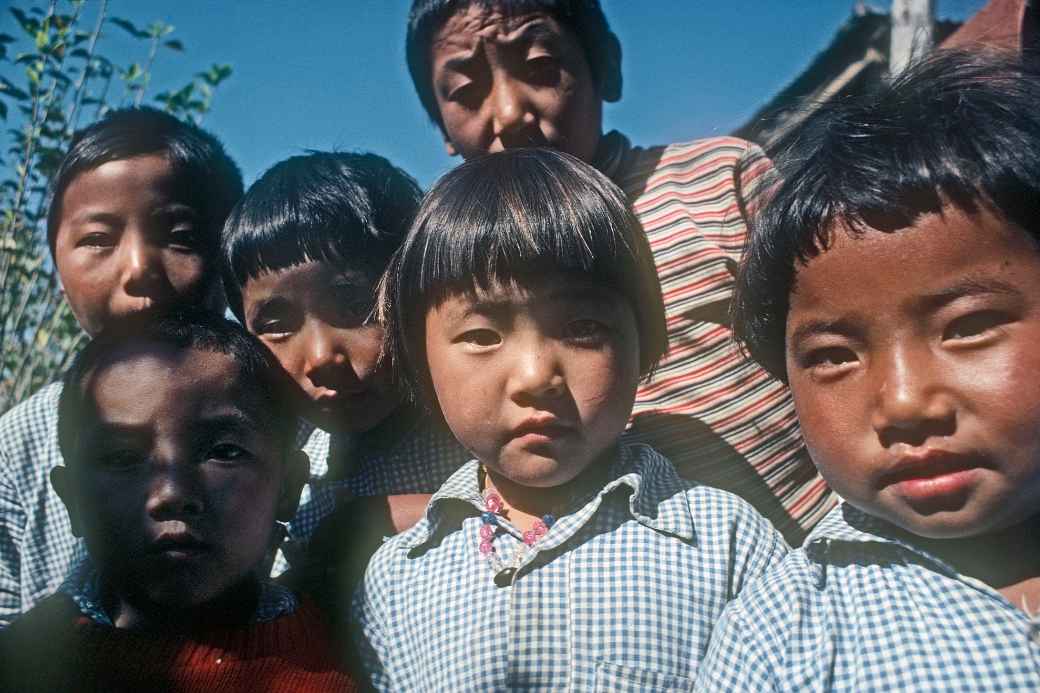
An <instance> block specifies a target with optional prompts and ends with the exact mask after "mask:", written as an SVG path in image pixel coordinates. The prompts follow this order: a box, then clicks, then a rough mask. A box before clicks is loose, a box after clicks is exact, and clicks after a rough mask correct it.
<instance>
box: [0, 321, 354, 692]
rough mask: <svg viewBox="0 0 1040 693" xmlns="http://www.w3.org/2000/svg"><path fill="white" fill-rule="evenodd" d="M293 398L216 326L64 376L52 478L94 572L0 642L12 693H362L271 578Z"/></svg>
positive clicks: (298, 473)
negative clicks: (58, 454) (58, 456)
mask: <svg viewBox="0 0 1040 693" xmlns="http://www.w3.org/2000/svg"><path fill="white" fill-rule="evenodd" d="M289 392H290V388H289V383H288V382H287V378H286V376H285V375H284V374H283V373H282V371H281V369H280V368H279V367H278V364H277V363H276V362H274V360H273V358H272V357H271V356H270V355H269V354H268V352H267V350H266V349H265V348H264V347H263V346H262V345H260V344H259V343H258V342H256V340H255V339H254V338H253V337H251V336H250V335H248V334H247V333H246V332H245V331H244V330H243V329H242V328H241V327H239V326H237V325H235V324H234V323H231V322H229V321H227V320H224V319H223V318H219V317H215V316H207V315H189V314H180V315H170V316H168V317H165V318H163V319H160V320H158V321H156V320H155V318H154V317H152V318H151V319H150V320H145V319H141V320H134V321H128V322H127V323H126V324H121V325H120V326H119V328H118V329H117V330H111V329H110V330H106V331H105V332H102V334H101V335H99V336H98V337H97V338H95V339H94V341H92V342H91V343H90V345H89V346H88V347H87V348H86V350H85V351H84V352H83V354H82V355H81V356H80V357H79V358H78V359H77V361H76V363H75V365H74V366H73V368H72V369H71V370H70V371H69V373H68V375H67V376H66V380H65V384H64V389H63V392H62V395H61V400H60V403H59V424H58V437H59V444H60V446H61V451H62V454H63V456H64V459H65V460H66V466H64V467H61V466H59V467H56V468H55V469H54V471H53V472H52V476H51V483H52V484H53V485H54V488H55V490H56V491H57V492H58V494H59V495H60V496H61V499H62V501H63V502H64V503H65V505H66V507H67V508H68V511H69V517H70V519H71V522H72V529H73V532H74V533H75V534H76V535H77V536H82V537H83V538H84V539H85V541H86V546H87V551H88V553H89V556H90V560H89V561H87V562H86V563H84V564H83V565H81V566H79V567H78V568H77V569H76V570H75V571H73V573H72V574H71V575H70V577H69V579H68V580H66V582H65V583H64V584H63V585H62V587H61V588H60V589H59V591H58V592H57V593H56V594H55V595H53V596H52V597H50V598H48V599H46V600H44V601H43V602H41V603H40V604H38V605H37V606H36V607H35V608H33V609H32V610H31V611H30V612H28V613H27V614H26V615H25V616H23V617H22V618H21V619H19V620H17V621H15V623H14V624H12V626H11V627H10V628H8V629H7V630H6V631H4V632H3V633H0V659H2V660H3V661H4V663H5V664H4V667H3V671H2V672H0V686H2V687H3V689H4V690H8V689H10V690H84V689H85V690H106V691H111V690H178V691H194V690H199V691H202V690H214V689H219V690H221V691H254V690H263V691H310V690H314V691H317V690H322V691H332V690H335V691H340V690H354V689H355V688H356V687H355V685H354V683H353V681H352V680H351V679H350V678H349V677H348V676H346V675H345V674H344V673H342V672H341V671H339V670H337V667H336V666H335V665H334V663H333V661H332V658H331V656H330V648H329V642H328V635H327V629H326V627H325V624H324V623H323V622H322V620H321V617H320V614H319V613H318V612H317V610H316V609H315V608H314V606H313V605H311V604H309V603H308V602H307V601H306V600H303V599H301V598H299V597H298V596H297V595H296V594H294V593H293V592H291V591H289V590H287V589H285V588H283V587H280V586H278V585H275V584H274V583H272V582H270V581H269V580H267V579H266V578H265V577H263V576H266V574H267V571H268V560H269V559H268V557H269V555H270V554H271V550H272V548H273V547H274V542H275V540H276V539H277V538H278V537H279V533H278V532H276V531H275V530H276V528H277V527H278V523H279V522H285V521H287V520H289V519H290V518H291V517H292V515H293V512H294V510H295V507H296V503H297V499H298V498H299V494H300V487H301V485H302V483H303V480H304V478H305V477H306V472H307V464H306V459H305V458H304V456H303V455H302V454H301V453H299V452H298V451H296V450H295V448H294V446H293V434H294V430H295V421H296V419H295V417H294V416H292V415H291V413H290V412H289V411H288V403H291V400H290V399H289V398H288V397H287V394H288V393H289Z"/></svg>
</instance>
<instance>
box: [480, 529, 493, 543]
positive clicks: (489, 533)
mask: <svg viewBox="0 0 1040 693" xmlns="http://www.w3.org/2000/svg"><path fill="white" fill-rule="evenodd" d="M493 536H495V528H494V527H492V526H491V525H481V526H480V538H481V539H483V540H484V541H487V540H489V539H491V537H493Z"/></svg>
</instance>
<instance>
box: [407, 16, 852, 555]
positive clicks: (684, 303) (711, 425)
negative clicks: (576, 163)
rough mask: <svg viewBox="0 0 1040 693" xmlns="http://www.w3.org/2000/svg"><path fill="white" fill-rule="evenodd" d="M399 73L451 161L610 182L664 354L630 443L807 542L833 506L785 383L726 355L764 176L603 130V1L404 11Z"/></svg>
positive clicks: (616, 51) (616, 58) (606, 47)
mask: <svg viewBox="0 0 1040 693" xmlns="http://www.w3.org/2000/svg"><path fill="white" fill-rule="evenodd" d="M407 56H408V68H409V71H410V73H411V76H412V82H413V84H414V85H415V90H416V92H417V93H418V95H419V99H420V101H421V102H422V104H423V107H424V108H425V110H426V112H427V113H428V114H429V116H430V118H431V120H433V122H434V123H436V124H437V126H438V128H439V129H440V131H441V135H442V136H443V138H444V143H445V146H446V147H447V149H448V152H449V153H450V154H453V155H454V154H461V155H462V157H463V158H465V159H470V158H473V157H475V156H479V155H481V154H484V153H487V152H496V151H501V150H503V149H509V148H511V147H531V146H536V147H552V148H555V149H560V150H562V151H565V152H567V153H569V154H573V155H574V156H576V157H578V158H579V159H581V160H582V161H585V162H586V163H590V164H592V165H594V166H596V168H598V169H599V170H600V171H601V172H603V173H605V174H606V175H607V176H609V177H610V178H611V179H612V180H613V181H614V182H615V183H617V184H618V186H620V187H621V189H622V190H624V191H625V194H626V195H627V196H628V199H629V201H630V202H631V204H632V207H633V209H634V210H635V213H636V216H637V217H638V218H639V222H640V224H641V225H642V227H643V231H644V233H645V235H646V237H647V240H648V241H649V243H650V248H651V250H652V252H653V257H654V263H655V264H656V268H657V273H658V278H659V279H660V284H661V291H662V293H663V295H664V299H665V312H666V319H667V324H668V341H669V345H670V349H669V351H668V354H667V355H666V356H665V357H664V358H663V359H662V361H661V364H660V366H659V368H658V369H657V372H656V375H655V377H653V378H651V379H649V380H648V381H646V382H645V383H643V385H642V386H641V387H640V389H639V391H638V392H637V394H636V404H635V409H634V412H635V416H634V418H633V421H632V429H633V433H635V434H638V436H639V437H640V438H641V439H643V440H646V441H647V442H649V443H651V444H652V445H654V447H657V448H658V449H659V450H661V451H662V452H664V453H665V454H667V455H668V457H669V458H670V459H671V460H672V461H673V462H674V463H675V465H676V468H678V469H679V471H680V473H681V474H682V475H683V476H684V477H686V478H690V479H696V480H697V481H698V482H701V483H707V484H709V485H714V486H719V487H721V488H725V489H726V490H729V491H734V492H736V493H738V494H739V495H741V496H743V497H744V498H746V499H747V500H748V501H750V502H751V503H752V504H753V505H754V506H755V507H756V508H757V509H758V510H759V511H760V512H761V513H762V514H764V515H765V516H766V517H768V518H769V519H770V520H772V521H773V524H775V525H776V526H777V527H778V528H780V530H781V531H782V532H784V534H785V535H786V536H787V537H788V539H790V540H792V541H799V542H800V541H801V539H802V538H804V530H807V529H810V528H811V527H812V526H813V525H814V524H815V523H816V522H817V521H818V520H819V519H820V518H821V517H823V515H825V514H826V513H827V511H828V510H829V509H830V508H831V507H833V505H834V503H835V502H836V500H835V497H834V495H833V493H832V492H831V491H830V490H829V489H827V487H826V485H825V484H824V483H823V481H822V480H821V479H820V477H819V475H818V474H817V473H816V470H815V469H814V468H813V465H812V462H811V461H810V460H809V456H808V454H807V453H806V451H805V447H804V445H803V444H802V441H801V437H800V435H799V433H798V426H797V422H796V420H795V414H794V408H793V406H792V405H791V400H790V395H789V393H788V392H787V390H786V388H784V386H783V384H782V383H780V382H778V381H776V380H773V379H771V378H770V377H769V376H768V374H766V372H765V371H764V370H762V369H761V368H760V367H759V366H758V365H757V364H755V363H754V362H753V361H751V360H750V359H747V358H746V357H744V356H743V355H742V354H741V353H740V352H739V351H738V350H737V349H735V348H734V347H733V344H732V339H731V337H732V333H731V330H730V322H729V302H730V297H731V294H732V289H733V282H734V275H735V270H736V267H737V263H738V262H739V260H740V254H741V251H742V250H743V248H744V243H745V241H746V238H747V227H746V221H745V220H746V215H747V212H748V208H749V207H750V206H751V204H752V202H753V200H754V199H755V196H756V191H757V189H758V188H759V187H760V186H761V183H762V181H763V180H765V179H766V178H767V177H768V176H767V174H768V172H769V171H770V166H769V162H768V161H767V160H766V158H765V156H764V155H763V154H762V152H761V151H760V150H759V149H758V148H757V147H756V146H754V145H752V144H750V143H748V142H744V141H742V140H738V139H734V138H729V137H717V138H710V139H704V140H697V141H694V142H684V143H679V144H672V145H669V146H666V147H650V148H643V147H633V146H631V145H630V143H629V141H628V139H627V138H625V137H624V136H623V135H622V134H621V133H619V132H617V131H612V132H610V133H608V134H606V135H603V134H601V133H602V132H603V127H602V126H603V113H602V111H603V103H604V102H608V103H609V102H614V101H618V100H619V99H620V98H621V82H622V80H621V45H620V43H619V42H618V39H617V37H616V36H615V35H614V34H613V33H612V32H611V31H610V27H609V25H608V23H607V19H606V17H605V16H604V14H603V11H602V9H601V8H600V5H599V2H598V1H597V0H538V1H537V2H533V1H531V0H413V3H412V9H411V14H410V15H409V20H408V36H407Z"/></svg>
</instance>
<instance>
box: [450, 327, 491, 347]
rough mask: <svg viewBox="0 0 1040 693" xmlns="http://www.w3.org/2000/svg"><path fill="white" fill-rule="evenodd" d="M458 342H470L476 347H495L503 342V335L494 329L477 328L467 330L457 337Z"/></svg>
mask: <svg viewBox="0 0 1040 693" xmlns="http://www.w3.org/2000/svg"><path fill="white" fill-rule="evenodd" d="M455 341H456V342H461V343H463V344H469V345H471V346H475V347H481V348H486V347H493V346H497V345H498V344H501V343H502V337H501V336H500V335H499V334H498V333H497V332H495V331H494V330H488V329H484V328H481V329H476V330H467V331H465V332H463V333H462V334H460V335H459V336H458V337H456V338H455Z"/></svg>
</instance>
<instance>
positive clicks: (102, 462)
mask: <svg viewBox="0 0 1040 693" xmlns="http://www.w3.org/2000/svg"><path fill="white" fill-rule="evenodd" d="M144 461H145V456H144V455H142V454H141V453H139V452H137V451H136V450H129V449H126V450H106V451H104V452H101V453H98V455H97V456H96V457H95V459H94V462H95V464H96V465H97V466H99V467H102V468H104V469H112V470H118V469H129V468H131V467H134V466H136V465H138V464H141V463H142V462H144Z"/></svg>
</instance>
